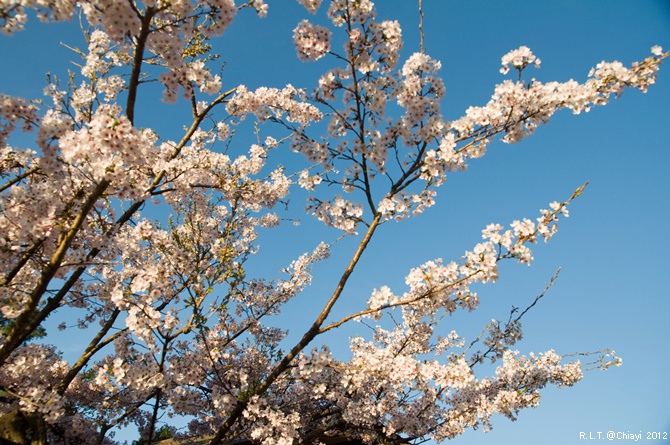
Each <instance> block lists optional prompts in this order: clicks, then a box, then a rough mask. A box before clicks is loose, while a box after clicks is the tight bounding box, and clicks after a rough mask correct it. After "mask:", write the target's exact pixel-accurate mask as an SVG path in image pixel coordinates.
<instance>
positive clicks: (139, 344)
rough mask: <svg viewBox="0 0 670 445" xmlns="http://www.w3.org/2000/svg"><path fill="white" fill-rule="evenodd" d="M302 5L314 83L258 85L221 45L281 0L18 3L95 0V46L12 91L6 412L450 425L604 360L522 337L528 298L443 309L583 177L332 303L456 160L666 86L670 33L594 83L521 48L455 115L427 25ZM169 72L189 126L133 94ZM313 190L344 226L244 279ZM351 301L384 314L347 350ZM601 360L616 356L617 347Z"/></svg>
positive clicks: (198, 433)
mask: <svg viewBox="0 0 670 445" xmlns="http://www.w3.org/2000/svg"><path fill="white" fill-rule="evenodd" d="M299 2H300V3H301V4H302V5H303V6H304V7H305V9H306V11H307V12H308V13H312V14H316V13H321V14H323V13H324V11H325V15H326V16H327V19H328V20H329V21H330V24H329V25H328V26H322V25H317V24H313V23H311V22H310V19H309V17H310V16H309V15H308V14H306V15H305V18H302V17H298V18H296V23H297V25H296V27H295V29H294V33H293V41H294V43H295V47H296V50H297V57H299V58H300V59H301V60H303V61H305V62H310V61H315V60H318V59H322V58H329V59H330V60H331V61H332V65H331V66H332V68H331V69H329V70H328V71H326V72H325V73H323V75H322V76H321V77H320V78H319V79H318V86H317V87H316V88H314V89H311V90H310V89H300V88H297V87H294V86H291V85H286V86H268V87H262V88H257V89H254V90H252V89H249V88H247V87H245V86H244V85H224V82H223V80H222V78H221V76H220V75H218V74H215V73H216V72H217V66H220V65H221V62H220V61H218V60H217V58H216V57H215V56H214V54H213V52H212V46H211V42H212V41H214V39H219V38H220V36H221V35H222V34H223V33H224V31H225V30H226V27H227V26H228V25H229V24H230V23H231V22H232V21H233V20H234V18H235V16H236V14H238V13H239V14H242V13H248V12H249V11H247V10H250V11H252V12H253V11H254V10H255V12H256V13H257V14H258V15H259V16H260V17H263V16H264V15H265V14H267V13H271V11H270V12H269V11H268V7H267V5H265V4H264V2H263V1H262V0H253V1H249V2H247V3H244V4H238V5H236V4H235V3H234V1H233V0H212V1H209V0H207V1H200V0H198V1H165V0H159V1H153V0H147V1H144V2H135V1H120V0H84V1H73V0H58V1H46V2H44V1H43V2H37V1H33V0H2V1H1V2H0V7H1V9H0V27H1V28H0V29H1V30H2V32H3V33H4V34H8V35H11V34H13V33H16V32H20V31H22V30H23V28H24V24H25V23H26V20H27V17H28V15H30V14H33V12H31V11H34V12H35V13H36V14H37V16H38V17H39V18H40V19H41V20H45V21H60V20H70V19H72V18H73V17H74V16H75V15H77V14H79V15H80V17H81V22H82V29H83V30H84V36H85V39H86V44H87V47H84V48H79V49H77V50H76V51H75V52H74V53H73V54H75V55H76V56H77V57H80V59H79V61H78V62H77V66H78V70H77V71H76V72H73V73H71V74H70V77H69V80H68V82H66V83H65V84H63V83H62V82H59V81H58V79H57V78H56V77H51V78H50V79H51V82H50V83H49V84H48V85H47V87H46V89H45V96H46V100H45V101H43V102H36V101H31V100H28V99H25V98H20V97H13V96H9V95H4V94H2V95H0V149H1V150H2V158H1V159H0V176H1V177H2V180H3V181H2V185H1V188H0V194H1V195H0V196H1V198H0V221H1V224H0V261H1V262H2V276H1V277H0V286H1V289H2V290H1V292H2V294H1V298H2V304H1V306H0V309H1V311H2V326H3V331H2V340H1V343H0V392H1V395H2V397H1V398H0V402H1V403H0V412H1V413H2V424H3V425H5V426H6V428H7V429H12V428H13V430H14V432H16V430H17V429H20V428H23V429H24V437H23V438H22V440H37V441H45V440H46V441H48V442H49V443H67V444H70V443H73V444H74V443H76V444H78V443H91V444H103V443H113V433H114V431H116V430H117V429H118V428H122V427H128V426H133V427H135V428H137V429H138V430H139V435H140V436H141V438H142V441H143V442H142V443H151V442H152V440H154V439H155V438H156V437H159V434H158V432H159V431H160V432H162V433H165V432H166V431H170V432H172V431H173V430H174V429H173V427H172V426H171V422H172V421H173V420H171V419H175V421H176V419H187V421H188V425H187V426H186V427H184V428H180V429H178V430H177V435H178V436H179V437H180V439H182V440H188V439H193V438H207V440H208V443H210V444H212V445H214V444H219V443H264V444H274V443H276V444H290V443H305V444H309V443H338V442H342V441H344V440H350V441H353V442H355V441H359V442H360V441H362V442H364V443H417V442H421V441H423V440H425V439H433V440H436V441H443V440H446V439H450V438H453V437H455V436H457V435H459V434H461V433H462V432H463V431H464V430H466V429H468V428H476V427H483V428H484V429H488V428H490V427H491V423H490V419H491V417H492V416H493V415H494V414H502V415H504V416H506V417H508V418H510V419H515V417H516V416H517V415H518V413H519V412H520V411H521V410H523V409H524V408H529V407H535V406H537V405H538V403H539V396H540V391H541V390H542V389H543V388H545V387H547V386H548V385H556V386H571V385H573V384H574V383H576V382H577V381H579V380H580V379H581V378H582V373H583V370H584V369H585V368H588V367H589V366H591V365H586V364H584V363H581V362H580V361H579V360H576V359H574V357H566V356H562V355H559V354H557V353H556V352H554V351H553V350H551V349H548V350H547V351H544V352H541V353H538V354H530V355H522V354H521V353H519V352H518V351H516V350H515V349H514V346H515V344H516V343H517V341H518V340H519V339H521V337H522V327H521V318H522V317H523V316H524V315H525V314H526V311H527V310H524V311H521V312H520V313H519V312H517V311H513V312H512V313H511V314H510V317H509V319H508V320H507V321H506V322H495V321H494V322H492V323H490V324H489V325H487V326H483V327H482V334H481V335H480V336H479V337H477V338H474V339H472V338H471V339H465V338H462V337H461V336H459V334H458V333H456V332H454V331H451V330H448V329H447V327H446V323H445V322H444V320H445V319H448V316H451V315H453V314H455V313H456V312H457V311H473V310H475V309H477V306H478V304H479V297H478V295H477V292H476V291H475V290H474V289H473V287H477V286H478V285H479V284H483V283H493V282H495V281H496V279H497V278H498V274H499V264H500V263H501V262H502V261H504V260H510V261H512V262H514V261H516V262H519V263H523V264H528V265H529V264H531V262H532V261H533V252H532V246H533V244H535V243H537V242H538V241H543V242H547V241H549V240H550V239H551V238H552V236H553V235H554V234H555V233H556V231H557V229H558V221H559V219H562V218H565V217H567V216H568V206H569V204H570V203H571V201H572V200H573V199H575V198H577V197H578V196H579V195H580V194H581V193H582V192H583V190H584V187H585V186H586V184H584V185H582V186H580V187H579V188H577V189H576V190H575V191H573V192H568V193H567V194H566V196H565V197H563V199H562V200H559V201H554V202H551V203H549V204H548V205H547V207H546V208H545V209H541V210H539V212H538V214H537V215H534V216H532V217H528V218H520V219H518V220H515V221H512V222H511V223H509V224H508V225H506V226H504V225H501V224H490V225H488V226H486V227H484V228H483V230H482V238H481V240H473V247H472V249H471V250H468V251H466V252H464V253H463V255H462V256H461V257H460V258H458V259H455V260H454V261H443V260H441V259H435V260H430V261H427V262H425V263H423V264H419V265H416V267H415V268H413V269H412V270H409V271H408V273H407V276H406V280H405V282H406V286H407V287H406V289H404V290H403V289H391V288H390V287H388V286H381V287H380V288H378V289H374V290H372V291H371V292H369V297H368V298H363V299H361V300H360V301H359V302H358V306H357V307H354V308H351V310H350V311H349V313H348V314H347V315H345V316H342V317H339V315H338V316H334V315H333V314H334V312H333V311H332V310H333V308H334V307H336V306H337V305H338V303H340V302H341V296H342V294H343V292H344V290H345V288H347V285H348V283H349V281H350V277H351V275H352V273H354V271H355V270H356V269H357V266H358V265H359V262H361V261H364V260H365V255H364V254H365V251H366V248H367V247H368V245H369V243H370V242H371V240H372V239H373V238H374V236H375V234H376V233H377V232H378V231H380V230H383V226H385V225H387V224H394V222H395V221H400V220H403V219H406V218H414V217H418V216H419V215H420V214H421V213H423V212H424V211H425V210H426V209H427V208H429V207H431V206H432V205H434V204H435V200H436V199H437V198H436V193H437V189H438V188H439V187H440V186H442V185H443V184H444V182H445V179H446V177H447V175H450V174H451V173H452V172H456V171H462V170H465V169H466V167H467V166H468V163H469V162H470V160H471V159H474V158H479V157H481V156H483V155H484V154H485V153H486V149H487V146H488V145H489V144H490V143H491V142H493V141H495V140H501V141H502V142H505V143H516V142H519V141H521V140H522V139H524V138H525V137H527V136H529V135H531V134H532V133H533V132H534V131H535V130H536V129H537V128H538V126H539V125H540V124H544V123H547V122H548V121H549V120H550V119H551V117H552V115H553V114H554V113H555V112H556V111H558V110H561V109H569V110H571V111H572V112H574V113H575V114H578V113H580V112H583V111H588V110H589V109H590V108H591V107H594V106H597V105H605V104H606V103H607V102H608V101H609V100H610V99H611V98H613V97H617V96H619V95H621V94H622V92H623V91H624V89H626V88H635V89H638V90H641V91H646V90H647V88H648V87H649V86H651V85H652V84H653V83H654V80H655V76H656V73H657V70H658V68H659V66H660V64H661V62H662V60H664V59H665V58H667V57H668V55H669V54H670V53H668V52H663V50H662V49H661V48H660V47H658V46H655V47H653V48H652V49H651V55H650V56H648V57H647V58H645V59H643V60H642V61H641V62H638V63H634V64H633V65H632V66H630V67H625V66H623V65H622V64H621V63H618V62H612V63H608V62H601V63H599V64H598V65H596V66H595V68H594V69H592V70H591V72H590V73H588V80H586V81H585V82H584V83H579V82H576V81H573V80H570V81H567V82H549V83H542V82H540V81H538V80H535V79H534V78H532V77H531V76H530V75H529V74H528V71H529V70H531V69H537V68H539V67H540V64H541V61H540V59H539V58H537V57H536V56H535V55H534V54H533V53H532V52H531V50H530V49H529V48H527V47H520V48H518V49H515V50H513V51H511V52H509V53H508V54H506V55H504V56H503V57H502V67H501V69H500V71H501V74H502V75H504V77H503V79H504V80H503V81H502V82H501V83H500V84H498V85H497V86H495V89H494V92H493V94H492V96H491V98H490V100H489V101H488V103H486V104H485V105H483V106H473V107H470V108H468V109H467V110H466V111H465V113H464V114H463V115H462V116H460V117H457V118H453V119H449V120H448V119H446V118H445V117H444V116H443V115H442V113H441V111H440V106H441V99H442V98H443V96H444V94H445V86H444V83H443V81H442V79H441V78H440V75H439V71H440V68H441V64H440V62H439V61H438V60H435V59H433V58H432V57H430V55H429V54H427V53H426V52H425V50H424V49H423V45H421V48H419V50H418V51H417V52H415V53H414V54H412V55H411V56H410V57H408V58H407V59H406V60H402V59H401V55H400V50H401V48H402V45H403V39H402V33H401V28H400V25H399V23H398V22H396V21H388V20H377V19H376V12H375V6H374V5H373V3H372V2H371V1H369V0H357V1H353V0H331V1H330V2H327V4H324V5H321V0H299ZM419 5H420V2H419ZM28 32H29V31H28ZM250 32H253V30H250ZM3 38H5V39H7V38H8V37H3ZM335 41H341V42H342V44H341V46H337V45H335V44H333V42H335ZM156 83H160V84H161V85H162V90H163V100H164V102H167V103H168V104H172V103H176V104H175V105H163V106H164V107H165V108H164V110H165V111H164V112H165V113H170V110H171V109H172V108H171V107H179V106H180V105H181V106H186V107H189V108H190V115H191V117H190V121H189V122H185V123H184V124H185V126H184V129H183V131H182V132H181V133H180V134H179V135H178V136H177V137H174V135H164V134H160V133H159V131H158V130H152V129H150V128H145V127H144V126H143V125H142V122H141V121H142V117H141V116H139V115H138V107H139V102H138V98H139V97H140V96H139V95H138V91H140V90H141V89H142V88H152V87H153V86H152V85H155V84H156ZM152 106H154V107H156V106H158V105H157V104H152ZM252 124H253V125H252ZM244 131H250V132H252V133H253V135H254V138H255V140H256V141H255V143H251V144H249V143H247V142H246V140H248V139H246V140H245V139H244V138H243V137H242V136H240V134H239V133H241V132H244ZM21 132H32V134H34V135H35V138H34V147H33V148H32V149H22V148H17V147H16V146H14V145H15V144H14V142H13V141H14V140H15V139H14V138H16V137H17V135H19V134H21ZM21 137H25V136H21ZM240 140H242V142H238V141H240ZM287 159H291V161H287ZM293 159H295V160H293ZM282 163H283V164H285V165H291V166H293V167H295V166H297V167H295V168H293V167H291V168H289V167H286V166H285V165H283V164H282ZM296 196H297V197H298V198H300V197H302V196H306V199H307V201H306V208H307V212H308V213H309V214H311V215H313V217H315V218H316V219H317V220H319V221H321V222H322V223H323V224H324V225H325V226H328V227H330V228H332V231H331V232H329V233H335V232H336V233H337V235H336V236H334V237H333V238H332V239H330V240H326V241H323V240H314V244H313V246H314V248H313V250H312V251H310V252H306V253H305V254H303V255H301V256H299V257H298V258H295V260H294V261H292V262H291V263H290V264H287V265H286V268H285V269H284V270H283V275H281V276H279V277H273V276H270V277H262V278H256V277H251V276H249V274H248V272H247V268H246V264H247V262H248V260H250V259H251V258H253V257H254V256H256V255H260V254H270V255H271V254H272V253H264V252H263V251H259V250H258V236H259V233H261V231H263V230H272V229H274V228H276V227H277V226H279V225H281V224H290V219H291V218H293V219H294V220H295V219H296V218H297V217H296V216H295V215H294V214H293V213H290V214H287V212H288V210H283V208H284V207H286V209H288V204H287V202H288V201H287V200H288V199H289V197H296ZM294 199H295V198H294ZM293 205H294V203H292V204H291V209H293ZM165 209H167V210H165ZM167 214H169V216H167ZM343 237H348V238H353V239H355V240H356V241H357V247H356V249H355V250H354V251H353V252H351V256H350V259H349V262H348V264H346V265H345V267H344V268H343V269H342V270H340V271H337V272H336V273H337V274H338V277H339V281H337V284H336V285H335V287H334V288H333V289H332V293H331V294H330V295H329V296H327V297H325V298H324V299H323V300H322V301H319V302H317V303H314V302H313V303H311V304H319V305H320V307H321V309H320V311H318V315H317V316H316V317H315V318H314V319H313V320H311V321H310V322H309V324H308V326H307V328H306V329H305V330H304V332H303V333H302V336H301V337H299V339H298V340H297V341H295V342H287V340H286V332H287V326H282V325H281V320H282V319H281V317H278V315H279V314H280V313H281V312H282V310H283V309H284V307H285V305H286V304H287V303H288V302H289V301H291V300H293V299H294V298H296V297H297V296H299V295H300V294H301V292H302V291H303V290H304V289H305V288H306V287H307V286H308V285H309V284H310V282H311V278H312V276H311V269H312V267H313V266H314V265H315V264H316V263H318V262H322V261H327V260H328V257H329V253H330V251H331V249H335V248H337V247H338V246H336V244H337V242H338V240H340V239H341V238H343ZM334 273H335V272H334ZM553 282H554V279H552V280H551V281H550V282H549V284H548V286H547V288H546V289H545V290H544V291H543V292H541V293H540V294H539V295H538V296H537V298H536V300H535V302H533V304H532V305H531V307H532V306H533V305H534V304H535V303H536V302H537V301H538V300H539V299H540V298H542V297H543V296H544V295H545V292H546V291H547V290H548V289H549V287H551V285H552V284H553ZM529 308H530V307H529ZM47 318H49V319H50V320H53V319H58V320H62V322H63V329H68V330H72V331H75V332H76V331H77V330H81V331H80V332H81V334H77V335H85V336H86V338H87V342H88V343H87V345H86V346H85V347H84V348H82V350H81V351H79V353H78V356H77V358H76V360H72V361H67V360H65V359H64V358H63V357H62V355H61V354H60V353H59V352H58V345H50V344H49V340H50V337H49V335H47V337H46V339H43V340H44V341H35V340H34V339H33V338H34V337H35V336H39V335H42V334H43V325H44V322H45V320H47ZM73 320H77V321H76V322H74V321H73ZM356 322H359V323H365V324H366V325H368V326H370V328H371V330H370V332H371V334H370V335H369V336H368V337H365V336H356V337H354V338H351V339H350V344H349V347H350V357H347V358H342V357H339V356H338V355H337V354H334V353H333V352H331V349H330V348H329V347H328V345H327V344H324V343H323V342H321V341H320V339H321V337H323V336H324V334H326V333H331V332H333V331H335V330H336V329H337V328H339V327H341V326H343V325H345V324H351V323H356ZM73 324H74V325H75V326H74V327H73V326H72V325H73ZM329 338H332V337H329ZM342 341H345V342H346V339H343V340H342ZM591 359H593V361H594V363H595V365H593V366H595V367H600V368H608V367H609V366H612V365H617V364H619V359H618V358H616V357H615V356H613V355H612V352H611V351H609V350H605V351H603V352H600V353H598V354H596V355H595V356H591V358H590V359H589V360H591ZM480 369H482V370H484V371H491V372H490V374H487V375H484V376H482V375H481V373H479V372H478V371H479V370H480ZM12 425H14V426H12ZM17 425H19V426H17ZM26 425H28V426H29V428H28V427H26ZM28 430H29V431H31V433H30V434H32V436H31V437H28V435H29V434H28V433H25V431H28Z"/></svg>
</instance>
